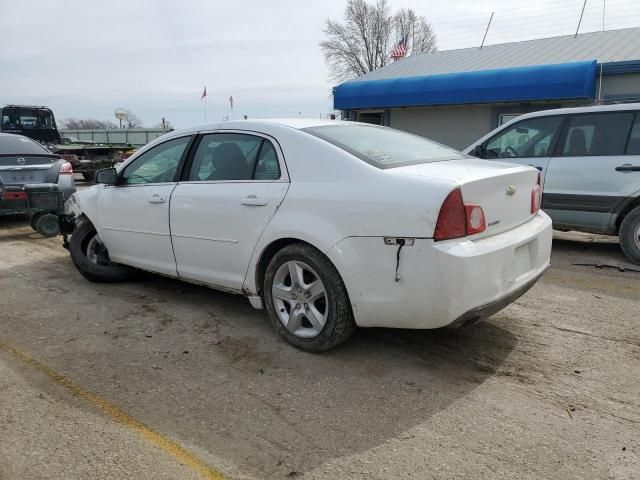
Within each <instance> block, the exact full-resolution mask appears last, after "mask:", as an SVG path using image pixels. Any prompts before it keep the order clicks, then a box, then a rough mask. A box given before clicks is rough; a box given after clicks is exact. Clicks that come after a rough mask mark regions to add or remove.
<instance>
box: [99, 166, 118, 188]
mask: <svg viewBox="0 0 640 480" xmlns="http://www.w3.org/2000/svg"><path fill="white" fill-rule="evenodd" d="M117 180H118V172H117V171H116V169H115V168H113V167H111V168H101V169H100V170H98V171H97V172H96V176H95V182H96V183H103V184H104V185H115V184H116V182H117Z"/></svg>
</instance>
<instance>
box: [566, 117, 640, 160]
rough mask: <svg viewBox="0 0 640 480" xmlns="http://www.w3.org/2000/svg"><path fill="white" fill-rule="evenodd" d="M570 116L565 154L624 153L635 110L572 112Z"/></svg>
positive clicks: (574, 155) (569, 155) (572, 155)
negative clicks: (588, 113) (581, 113)
mask: <svg viewBox="0 0 640 480" xmlns="http://www.w3.org/2000/svg"><path fill="white" fill-rule="evenodd" d="M568 119H569V124H568V127H567V131H566V133H565V137H564V144H563V147H562V155H564V156H568V157H576V156H596V155H623V154H624V148H625V144H626V142H627V137H628V135H629V129H630V128H631V121H632V120H633V113H631V112H620V113H599V114H591V115H572V116H570V117H569V118H568Z"/></svg>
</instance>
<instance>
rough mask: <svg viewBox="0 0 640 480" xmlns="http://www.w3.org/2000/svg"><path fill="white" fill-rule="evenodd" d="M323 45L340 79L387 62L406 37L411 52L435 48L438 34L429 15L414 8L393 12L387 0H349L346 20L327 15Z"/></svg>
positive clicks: (336, 77) (323, 49) (335, 73)
mask: <svg viewBox="0 0 640 480" xmlns="http://www.w3.org/2000/svg"><path fill="white" fill-rule="evenodd" d="M324 33H325V35H326V36H327V38H326V40H323V41H322V42H320V48H321V49H322V52H323V53H324V56H325V59H326V61H327V63H328V65H329V69H330V70H331V75H332V78H333V79H334V80H336V81H342V80H348V79H350V78H353V77H358V76H360V75H364V74H365V73H367V72H371V71H373V70H375V69H377V68H380V67H382V66H384V65H386V64H387V63H388V62H389V60H390V55H391V52H392V50H393V49H394V48H395V47H396V45H398V43H399V42H400V41H401V40H404V42H405V45H406V48H407V54H408V55H411V54H413V53H420V52H426V51H435V49H436V37H435V34H434V33H433V29H432V28H431V25H430V24H429V22H428V21H427V19H426V18H425V17H421V16H418V15H416V13H415V12H414V11H413V10H411V9H404V8H403V9H401V10H399V11H398V12H397V13H395V14H392V13H391V10H390V8H389V4H388V3H387V0H377V1H376V3H368V2H367V0H347V7H346V9H345V12H344V21H343V22H339V21H336V20H331V19H327V25H326V28H325V29H324Z"/></svg>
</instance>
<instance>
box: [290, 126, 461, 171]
mask: <svg viewBox="0 0 640 480" xmlns="http://www.w3.org/2000/svg"><path fill="white" fill-rule="evenodd" d="M303 131H305V132H307V133H310V134H311V135H314V136H316V137H318V138H321V139H322V140H325V141H327V142H329V143H331V144H333V145H335V146H337V147H340V148H341V149H343V150H345V151H347V152H349V153H350V154H352V155H354V156H356V157H358V158H359V159H361V160H363V161H365V162H367V163H369V164H371V165H373V166H374V167H378V168H395V167H402V166H405V165H414V164H417V163H430V162H437V161H441V160H455V159H460V158H467V156H466V155H464V154H463V153H460V152H459V151H457V150H454V149H452V148H449V147H445V146H444V145H441V144H439V143H436V142H432V141H431V140H427V139H426V138H423V137H419V136H418V135H413V134H410V133H406V132H401V131H399V130H394V129H392V128H388V127H379V126H375V125H358V124H355V125H354V124H349V125H325V126H322V127H309V128H304V129H303Z"/></svg>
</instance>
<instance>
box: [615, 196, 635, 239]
mask: <svg viewBox="0 0 640 480" xmlns="http://www.w3.org/2000/svg"><path fill="white" fill-rule="evenodd" d="M636 207H640V197H638V198H635V199H634V200H632V201H631V202H629V204H628V205H627V206H626V207H625V209H624V210H623V211H622V212H621V213H620V215H618V218H616V233H619V232H620V225H622V221H623V220H624V217H626V216H627V214H628V213H629V212H631V210H633V209H634V208H636Z"/></svg>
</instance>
